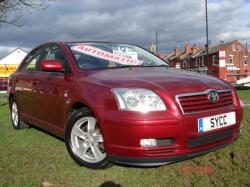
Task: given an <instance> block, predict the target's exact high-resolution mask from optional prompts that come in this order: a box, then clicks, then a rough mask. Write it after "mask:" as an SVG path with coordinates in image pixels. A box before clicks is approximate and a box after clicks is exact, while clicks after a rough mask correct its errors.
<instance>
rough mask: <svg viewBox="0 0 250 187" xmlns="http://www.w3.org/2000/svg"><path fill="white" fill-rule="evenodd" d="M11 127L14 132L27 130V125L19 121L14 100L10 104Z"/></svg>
mask: <svg viewBox="0 0 250 187" xmlns="http://www.w3.org/2000/svg"><path fill="white" fill-rule="evenodd" d="M10 110H11V122H12V127H13V128H14V129H16V130H22V129H26V128H29V125H28V124H27V123H25V122H24V121H22V120H21V118H20V113H19V110H18V106H17V104H16V101H15V99H14V98H12V99H11V102H10Z"/></svg>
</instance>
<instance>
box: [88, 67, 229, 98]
mask: <svg viewBox="0 0 250 187" xmlns="http://www.w3.org/2000/svg"><path fill="white" fill-rule="evenodd" d="M88 79H91V80H93V79H94V81H97V82H99V83H101V84H102V85H105V86H109V87H111V88H114V87H139V88H150V89H153V90H159V89H163V90H165V91H167V92H168V93H169V94H170V95H176V94H182V93H190V92H201V91H205V90H208V89H216V90H217V89H218V90H220V89H231V87H230V86H229V84H227V83H226V82H224V81H222V80H220V79H217V78H214V77H212V76H207V75H203V74H199V73H194V72H190V71H185V70H178V69H175V68H166V67H153V68H152V67H133V68H120V69H105V70H98V71H90V72H88Z"/></svg>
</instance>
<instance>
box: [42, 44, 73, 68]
mask: <svg viewBox="0 0 250 187" xmlns="http://www.w3.org/2000/svg"><path fill="white" fill-rule="evenodd" d="M43 60H59V61H60V62H61V63H62V65H63V67H64V69H66V68H68V62H67V59H66V56H65V54H64V53H63V51H62V50H61V49H60V48H59V47H58V46H56V45H52V46H48V47H46V48H45V54H44V56H43Z"/></svg>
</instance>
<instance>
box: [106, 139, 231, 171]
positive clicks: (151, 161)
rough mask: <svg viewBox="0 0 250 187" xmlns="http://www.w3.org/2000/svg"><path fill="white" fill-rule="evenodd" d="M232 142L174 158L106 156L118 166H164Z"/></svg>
mask: <svg viewBox="0 0 250 187" xmlns="http://www.w3.org/2000/svg"><path fill="white" fill-rule="evenodd" d="M233 141H234V140H232V141H230V142H227V143H225V144H222V145H219V146H216V147H213V148H209V149H206V150H203V151H197V152H192V153H188V154H184V155H176V156H167V157H140V158H137V157H136V158H132V157H126V156H114V155H108V160H110V161H111V162H115V163H119V164H126V165H132V166H142V167H143V166H161V165H165V164H170V163H174V162H179V161H183V160H187V159H191V158H193V157H196V156H200V155H204V154H207V153H209V152H213V151H215V150H217V149H220V148H223V147H225V146H227V145H229V144H231V143H232V142H233Z"/></svg>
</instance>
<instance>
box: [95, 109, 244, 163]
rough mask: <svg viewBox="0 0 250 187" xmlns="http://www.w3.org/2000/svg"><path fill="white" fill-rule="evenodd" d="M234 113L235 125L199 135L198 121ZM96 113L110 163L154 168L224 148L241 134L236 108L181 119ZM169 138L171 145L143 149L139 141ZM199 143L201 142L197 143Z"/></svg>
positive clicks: (173, 115) (170, 115) (171, 116)
mask: <svg viewBox="0 0 250 187" xmlns="http://www.w3.org/2000/svg"><path fill="white" fill-rule="evenodd" d="M230 111H235V112H236V118H237V122H236V124H235V125H232V126H230V127H224V128H221V129H216V130H213V131H211V132H206V133H202V134H201V133H198V132H197V119H199V118H201V117H206V116H212V115H216V114H221V113H226V112H230ZM102 112H104V113H101V112H100V113H99V114H101V116H105V117H104V118H102V119H101V120H100V125H101V129H102V130H103V132H104V133H103V136H104V143H105V150H106V152H107V155H108V159H109V160H110V161H112V162H116V163H121V164H129V165H136V166H157V165H164V164H167V163H171V162H177V161H181V160H186V159H189V158H192V157H196V156H199V155H203V154H206V153H208V152H211V151H214V150H216V149H219V148H221V147H224V146H226V145H228V144H230V143H232V142H233V141H234V140H236V139H237V138H238V136H239V134H240V122H241V120H240V119H241V114H240V112H238V110H237V108H228V109H227V110H225V109H223V110H218V111H213V112H209V113H208V112H206V113H205V112H204V113H199V114H192V115H189V116H183V115H180V114H176V115H175V114H171V113H166V112H157V113H154V114H151V115H145V116H143V115H142V114H135V113H129V112H128V113H126V112H124V113H122V112H117V113H112V112H111V113H108V112H107V111H102ZM150 138H155V139H159V140H162V139H172V140H173V143H172V144H171V145H167V146H166V145H165V146H157V147H152V148H145V147H141V146H140V139H150ZM199 141H200V142H199Z"/></svg>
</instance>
